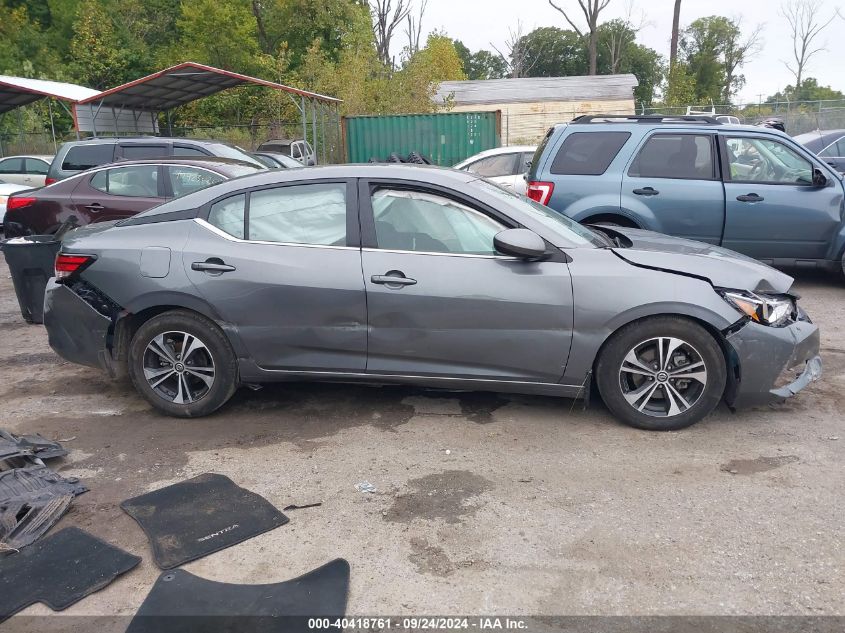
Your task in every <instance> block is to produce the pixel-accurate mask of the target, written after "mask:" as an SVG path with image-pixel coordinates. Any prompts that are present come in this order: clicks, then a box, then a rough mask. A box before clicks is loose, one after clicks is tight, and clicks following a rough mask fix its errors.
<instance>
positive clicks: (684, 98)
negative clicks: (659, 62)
mask: <svg viewBox="0 0 845 633" xmlns="http://www.w3.org/2000/svg"><path fill="white" fill-rule="evenodd" d="M695 101H696V85H695V77H693V76H692V75H691V74H690V73H689V70H688V68H687V66H686V65H684V64H682V63H680V62H677V63H676V64H675V65H674V66H673V67H672V68H671V69H670V70H669V73H668V74H667V75H666V89H665V91H664V94H663V105H666V106H670V107H677V106H686V105H689V104H692V103H695Z"/></svg>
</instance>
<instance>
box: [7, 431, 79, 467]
mask: <svg viewBox="0 0 845 633" xmlns="http://www.w3.org/2000/svg"><path fill="white" fill-rule="evenodd" d="M65 455H67V450H65V449H64V448H62V445H61V444H59V443H58V442H54V441H52V440H48V439H47V438H46V437H42V436H41V435H38V434H35V435H14V434H12V433H9V432H8V431H4V430H3V429H0V470H10V469H12V468H22V467H25V466H29V465H32V464H39V465H40V464H41V463H42V462H40V460H42V459H52V458H54V457H64V456H65Z"/></svg>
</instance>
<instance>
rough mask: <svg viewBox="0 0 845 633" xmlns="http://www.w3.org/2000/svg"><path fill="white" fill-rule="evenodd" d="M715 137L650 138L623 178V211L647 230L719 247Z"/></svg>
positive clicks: (720, 201)
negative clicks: (641, 219)
mask: <svg viewBox="0 0 845 633" xmlns="http://www.w3.org/2000/svg"><path fill="white" fill-rule="evenodd" d="M718 169H719V168H718V161H717V160H716V136H715V134H713V133H703V132H702V133H698V132H696V133H687V132H655V133H653V134H650V135H649V136H646V137H645V138H644V139H643V141H642V143H641V144H640V146H639V147H638V148H637V151H636V152H635V153H634V158H633V159H632V160H631V162H630V163H629V165H628V166H627V169H626V170H625V173H624V174H623V176H622V195H621V205H622V211H623V212H625V213H626V215H629V216H632V217H635V218H643V219H645V220H646V224H647V226H648V227H649V228H651V229H654V230H657V231H660V232H662V233H667V234H669V235H676V236H678V237H684V238H688V239H692V240H699V241H702V242H709V243H710V244H719V242H720V240H721V238H722V227H723V224H724V220H725V193H724V190H723V188H722V182H721V180H720V179H719V172H718Z"/></svg>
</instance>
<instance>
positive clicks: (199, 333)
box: [127, 310, 238, 418]
mask: <svg viewBox="0 0 845 633" xmlns="http://www.w3.org/2000/svg"><path fill="white" fill-rule="evenodd" d="M127 361H128V370H129V376H130V377H131V379H132V383H133V384H134V385H135V388H136V389H137V390H138V392H139V393H140V394H141V395H142V396H143V397H144V398H145V399H146V400H147V401H148V402H149V403H150V404H152V405H153V406H154V407H155V408H157V409H159V410H161V411H163V412H164V413H167V414H168V415H172V416H177V417H183V418H194V417H201V416H204V415H208V414H209V413H212V412H214V411H216V410H217V409H218V408H220V407H221V406H222V405H223V404H225V403H226V401H227V400H229V398H231V397H232V394H233V393H235V389H236V388H237V384H238V368H237V362H236V360H235V355H234V353H233V352H232V348H231V346H230V345H229V341H228V340H227V339H226V336H225V334H223V332H222V331H221V330H220V328H218V327H217V325H215V324H214V323H213V322H212V321H210V320H208V319H206V318H205V317H203V316H201V315H199V314H196V313H194V312H187V311H183V310H176V311H172V312H165V313H163V314H159V315H158V316H155V317H153V318H152V319H150V320H149V321H147V322H145V323H144V324H143V325H142V326H141V327H140V328H138V331H137V332H136V333H135V335H134V336H133V337H132V342H131V343H130V346H129V355H128V359H127Z"/></svg>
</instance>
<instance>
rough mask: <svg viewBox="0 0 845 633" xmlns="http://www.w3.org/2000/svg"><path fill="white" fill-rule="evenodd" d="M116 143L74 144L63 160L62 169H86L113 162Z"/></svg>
mask: <svg viewBox="0 0 845 633" xmlns="http://www.w3.org/2000/svg"><path fill="white" fill-rule="evenodd" d="M113 157H114V145H113V144H112V143H97V144H96V145H74V146H73V147H71V148H70V149H69V150H68V153H67V156H65V159H64V161H63V162H62V171H84V170H86V169H91V168H92V167H99V166H100V165H105V164H106V163H110V162H112V158H113Z"/></svg>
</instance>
